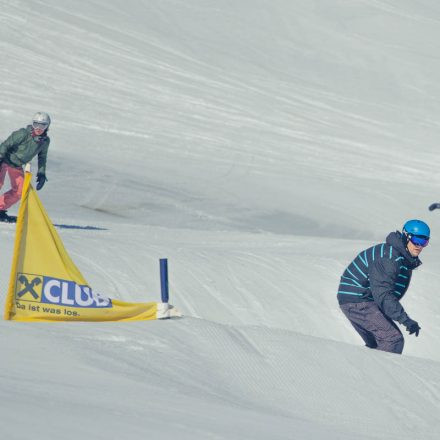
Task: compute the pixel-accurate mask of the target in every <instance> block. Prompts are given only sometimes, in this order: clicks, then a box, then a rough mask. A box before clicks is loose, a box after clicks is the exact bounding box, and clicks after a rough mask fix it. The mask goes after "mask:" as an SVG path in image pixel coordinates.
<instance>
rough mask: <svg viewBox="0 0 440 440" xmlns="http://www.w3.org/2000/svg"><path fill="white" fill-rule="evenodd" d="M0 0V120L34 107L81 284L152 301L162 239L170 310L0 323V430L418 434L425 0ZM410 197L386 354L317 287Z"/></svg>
mask: <svg viewBox="0 0 440 440" xmlns="http://www.w3.org/2000/svg"><path fill="white" fill-rule="evenodd" d="M0 6H1V7H0V53H1V55H2V57H1V59H2V61H1V63H0V81H1V89H0V98H1V99H0V116H1V124H0V139H5V138H6V137H7V136H8V135H9V134H10V133H11V132H12V131H13V130H15V129H18V128H20V127H22V126H24V125H26V124H27V123H29V120H30V117H31V115H32V114H33V113H34V112H36V111H47V112H48V113H50V115H51V117H52V120H53V123H52V126H51V129H50V136H51V140H52V142H51V146H50V152H49V160H48V166H47V170H48V174H47V175H48V179H49V181H48V182H47V184H46V186H45V187H44V189H42V190H41V191H40V192H39V195H40V197H41V199H42V202H43V204H44V206H45V207H46V209H47V211H48V213H49V215H50V217H51V218H52V220H53V222H54V223H55V224H56V225H58V226H57V228H58V232H59V234H60V236H61V238H62V240H63V241H64V244H65V246H66V248H67V250H68V252H69V254H70V255H71V257H72V259H73V260H74V261H75V263H76V264H77V265H78V267H79V268H80V270H81V271H82V273H83V275H84V276H85V278H86V279H87V280H88V282H89V283H90V285H91V286H92V287H93V288H94V289H95V290H97V291H99V292H101V293H104V294H106V295H108V296H110V297H112V298H117V299H120V300H125V301H156V300H159V292H160V283H159V265H158V260H159V258H164V257H166V258H168V260H169V271H170V295H171V302H172V303H173V304H174V305H175V306H176V307H178V308H179V309H180V310H181V311H182V312H183V314H184V317H183V318H180V319H173V320H168V321H144V322H135V323H52V324H47V323H14V322H9V321H1V322H0V335H1V336H0V347H1V351H2V369H1V373H0V376H1V379H0V400H1V402H2V411H1V416H0V421H1V423H0V426H1V427H0V437H1V438H5V439H17V440H21V439H29V438H33V439H45V440H46V439H59V440H64V439H78V438H86V439H106V440H108V439H121V438H127V439H138V438H146V437H148V438H151V439H191V440H193V439H208V438H212V439H228V440H229V439H237V440H242V439H249V440H251V439H252V440H259V439H261V440H263V439H264V440H267V439H305V440H308V439H310V440H312V439H313V440H315V439H325V440H339V439H347V440H349V439H350V440H351V439H387V440H388V439H402V440H405V439H408V440H410V439H411V440H413V439H415V438H417V439H428V440H429V439H434V438H437V437H438V433H439V431H440V301H439V297H438V295H439V290H440V271H439V267H438V261H440V245H439V244H438V243H439V242H440V241H439V240H438V239H437V237H438V236H440V228H439V227H438V223H439V219H438V215H439V214H438V212H436V211H434V212H429V211H428V210H427V206H428V205H429V204H430V203H431V202H434V201H439V199H440V174H439V173H438V170H437V164H438V157H439V156H438V142H439V139H440V122H439V121H440V99H439V97H440V83H439V80H438V79H439V77H440V58H439V57H438V53H440V26H439V25H440V4H439V3H438V2H437V1H435V0H416V1H415V0H374V1H371V0H368V1H367V0H335V1H332V2H329V1H326V0H272V1H270V2H269V1H263V0H252V1H251V0H239V1H236V0H235V1H233V0H124V1H122V0H90V1H87V2H85V1H77V2H71V1H67V0H44V1H39V0H1V1H0ZM35 169H36V164H35V163H34V170H35ZM4 189H5V188H4ZM4 189H3V190H4ZM16 210H17V206H15V207H14V208H12V209H11V210H10V211H11V213H16ZM410 218H420V219H422V220H425V221H427V222H428V223H429V224H430V225H431V229H432V243H431V244H430V246H428V247H427V248H426V250H424V251H423V253H422V255H421V259H422V260H423V262H424V264H423V266H422V267H421V268H419V269H418V270H417V271H416V272H415V273H414V276H413V280H412V284H411V287H410V290H409V292H408V294H407V295H406V296H405V298H404V299H403V301H402V303H403V305H404V307H405V309H406V311H407V312H408V314H409V315H410V316H411V317H412V318H413V319H416V320H417V321H418V322H419V324H420V325H421V327H422V330H421V333H420V336H419V337H418V338H415V337H414V336H409V335H407V334H406V336H405V338H406V344H405V350H404V354H403V356H398V355H393V354H389V353H383V352H378V351H373V350H369V349H367V348H365V347H363V346H362V343H361V342H362V341H361V340H360V338H359V336H358V335H357V334H356V333H355V332H354V330H353V329H352V328H351V326H350V324H349V323H348V321H347V320H346V319H345V317H344V316H343V315H342V313H341V312H340V310H339V308H338V305H337V301H336V290H337V286H338V281H339V277H340V275H341V273H342V271H343V269H344V268H345V266H346V265H347V264H348V263H349V262H350V260H351V259H352V258H353V257H354V256H355V255H356V254H357V253H358V252H359V251H360V250H362V249H364V248H366V247H369V246H371V245H372V244H374V243H378V242H382V241H383V240H384V238H385V236H386V235H387V234H388V233H389V232H391V231H393V230H396V229H400V228H401V226H402V224H403V222H404V221H405V220H407V219H410ZM14 234H15V227H14V225H7V224H2V225H1V227H0V240H1V253H0V259H1V260H0V286H1V298H2V303H1V304H0V306H3V302H4V298H5V294H6V291H7V286H8V281H9V273H10V267H11V258H12V248H13V241H14ZM42 252H44V249H42ZM402 330H403V331H404V328H402Z"/></svg>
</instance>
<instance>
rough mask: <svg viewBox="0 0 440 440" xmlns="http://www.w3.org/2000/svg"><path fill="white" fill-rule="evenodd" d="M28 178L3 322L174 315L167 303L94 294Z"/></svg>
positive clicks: (100, 319) (29, 174) (23, 196)
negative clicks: (137, 301)
mask: <svg viewBox="0 0 440 440" xmlns="http://www.w3.org/2000/svg"><path fill="white" fill-rule="evenodd" d="M31 177H32V175H31V173H26V174H25V180H24V185H23V192H22V197H21V204H20V208H19V212H18V215H17V227H16V235H15V245H14V256H13V260H12V268H11V277H10V281H9V289H8V294H7V298H6V303H5V314H4V318H5V319H7V320H15V321H137V320H146V319H157V318H162V317H169V313H168V315H167V314H166V313H165V316H163V312H166V310H164V309H163V306H168V304H163V303H156V302H149V303H128V302H123V301H118V300H115V299H110V298H107V297H105V296H103V295H100V294H98V293H96V292H94V291H93V290H92V288H91V287H90V286H89V285H88V283H87V282H86V280H85V279H84V277H83V276H82V274H81V272H80V271H79V270H78V268H77V267H76V266H75V264H74V263H73V261H72V260H71V259H70V257H69V255H68V253H67V251H66V249H65V248H64V245H63V243H62V241H61V239H60V237H59V235H58V233H57V231H56V229H55V227H54V226H53V224H52V222H51V221H50V218H49V216H48V215H47V212H46V211H45V209H44V207H43V205H42V203H41V201H40V199H39V197H38V195H37V193H36V191H35V190H34V189H33V187H32V185H31ZM165 308H166V307H165Z"/></svg>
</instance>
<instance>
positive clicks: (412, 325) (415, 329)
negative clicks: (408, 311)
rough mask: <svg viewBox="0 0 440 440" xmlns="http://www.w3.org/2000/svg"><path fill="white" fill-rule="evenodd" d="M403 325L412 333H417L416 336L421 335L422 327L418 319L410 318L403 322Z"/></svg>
mask: <svg viewBox="0 0 440 440" xmlns="http://www.w3.org/2000/svg"><path fill="white" fill-rule="evenodd" d="M403 325H404V326H405V327H406V330H407V331H408V332H409V334H410V335H412V334H413V333H415V334H416V336H419V331H420V330H421V328H420V326H419V324H418V322H417V321H413V320H412V319H410V318H408V319H407V320H406V321H405V322H404V323H403Z"/></svg>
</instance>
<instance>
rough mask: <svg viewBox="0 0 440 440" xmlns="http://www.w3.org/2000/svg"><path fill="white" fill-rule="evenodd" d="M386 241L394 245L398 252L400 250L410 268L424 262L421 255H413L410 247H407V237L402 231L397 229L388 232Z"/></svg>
mask: <svg viewBox="0 0 440 440" xmlns="http://www.w3.org/2000/svg"><path fill="white" fill-rule="evenodd" d="M386 243H387V244H389V245H390V246H392V247H393V249H396V250H397V252H399V254H400V255H401V256H402V257H403V258H404V259H405V263H406V264H407V265H408V267H409V268H410V269H415V268H416V267H419V266H420V265H421V264H422V262H421V261H420V259H419V257H413V256H412V255H411V254H410V253H409V251H408V249H407V248H406V242H405V238H404V236H403V235H402V233H401V232H399V231H396V232H391V233H390V234H388V237H387V239H386Z"/></svg>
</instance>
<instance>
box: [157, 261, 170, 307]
mask: <svg viewBox="0 0 440 440" xmlns="http://www.w3.org/2000/svg"><path fill="white" fill-rule="evenodd" d="M159 261H160V292H161V299H162V302H163V303H167V302H168V299H169V292H168V259H166V258H161V259H160V260H159Z"/></svg>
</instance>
